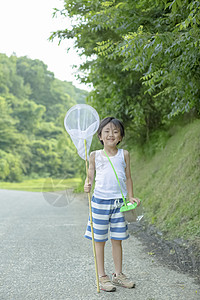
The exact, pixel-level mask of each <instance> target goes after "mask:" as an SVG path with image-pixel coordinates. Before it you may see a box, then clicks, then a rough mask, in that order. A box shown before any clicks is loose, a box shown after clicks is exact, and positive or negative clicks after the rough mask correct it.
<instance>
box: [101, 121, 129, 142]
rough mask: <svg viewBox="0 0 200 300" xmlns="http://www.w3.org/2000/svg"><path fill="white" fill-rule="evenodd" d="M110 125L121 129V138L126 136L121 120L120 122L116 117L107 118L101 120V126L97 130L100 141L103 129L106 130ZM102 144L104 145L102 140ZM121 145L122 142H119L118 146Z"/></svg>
mask: <svg viewBox="0 0 200 300" xmlns="http://www.w3.org/2000/svg"><path fill="white" fill-rule="evenodd" d="M108 123H113V125H115V126H116V127H117V128H119V130H120V134H121V137H122V138H123V137H124V136H125V132H124V125H123V124H122V122H121V121H120V120H118V119H115V118H114V117H107V118H105V119H103V120H101V122H100V125H99V128H98V130H97V135H98V138H99V140H100V137H101V132H102V130H103V128H104V127H105V126H106V125H107V124H108ZM100 142H101V143H102V145H103V141H102V140H100ZM119 143H120V142H118V143H117V145H118V144H119Z"/></svg>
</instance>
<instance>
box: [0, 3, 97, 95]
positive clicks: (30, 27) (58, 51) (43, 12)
mask: <svg viewBox="0 0 200 300" xmlns="http://www.w3.org/2000/svg"><path fill="white" fill-rule="evenodd" d="M63 3H64V0H17V1H16V0H1V2H0V53H5V54H6V55H7V56H10V55H12V54H13V53H15V54H16V55H17V57H19V56H27V57H29V58H31V59H39V60H42V61H43V62H44V63H45V64H46V65H47V66H48V70H49V71H51V72H53V73H54V74H55V77H56V78H58V79H60V80H63V81H64V80H66V81H70V82H72V83H73V84H74V85H75V86H76V87H78V88H81V89H86V90H91V88H90V87H87V86H86V85H85V84H80V83H79V81H78V80H77V79H76V78H75V73H76V72H77V70H76V69H73V68H72V65H73V64H76V65H79V64H80V63H81V58H80V57H79V56H78V54H77V53H76V50H75V49H74V47H73V41H72V40H64V41H63V42H62V43H61V44H60V45H58V40H55V41H53V42H50V41H48V38H49V36H50V35H51V33H52V32H53V31H56V30H58V29H65V28H69V27H70V20H68V19H67V18H64V17H61V16H59V17H57V18H53V17H52V14H53V8H58V9H62V8H63ZM69 47H71V50H70V51H69V52H68V53H67V48H69Z"/></svg>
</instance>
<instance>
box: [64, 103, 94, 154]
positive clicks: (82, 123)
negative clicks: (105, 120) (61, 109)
mask: <svg viewBox="0 0 200 300" xmlns="http://www.w3.org/2000/svg"><path fill="white" fill-rule="evenodd" d="M64 125H65V129H66V130H67V132H68V133H69V135H70V137H71V139H72V141H73V143H74V145H75V147H76V149H77V151H78V154H79V156H80V157H81V158H83V159H86V157H85V145H84V140H86V145H87V157H88V156H89V150H90V146H91V143H92V137H93V135H94V134H95V132H96V131H97V129H98V127H99V115H98V113H97V112H96V110H95V109H94V108H93V107H91V106H90V105H87V104H77V105H75V106H73V107H72V108H70V109H69V110H68V112H67V114H66V116H65V119H64Z"/></svg>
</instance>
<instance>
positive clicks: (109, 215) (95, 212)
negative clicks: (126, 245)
mask: <svg viewBox="0 0 200 300" xmlns="http://www.w3.org/2000/svg"><path fill="white" fill-rule="evenodd" d="M122 204H123V200H122V199H98V198H95V197H94V196H93V197H92V220H93V230H94V240H95V241H96V242H106V241H107V240H108V230H109V229H110V238H111V239H114V240H126V239H127V238H128V237H129V234H128V225H127V222H126V221H125V219H124V215H123V213H121V212H120V207H121V206H122ZM85 237H86V238H88V239H90V240H91V239H92V233H91V226H90V217H89V220H88V224H87V229H86V232H85Z"/></svg>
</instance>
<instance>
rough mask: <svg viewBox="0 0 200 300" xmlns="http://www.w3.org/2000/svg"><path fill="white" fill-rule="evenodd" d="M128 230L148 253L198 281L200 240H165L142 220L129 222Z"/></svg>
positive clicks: (199, 280)
mask: <svg viewBox="0 0 200 300" xmlns="http://www.w3.org/2000/svg"><path fill="white" fill-rule="evenodd" d="M129 232H130V234H134V236H136V237H137V238H139V239H140V240H141V241H142V243H143V244H144V245H145V247H146V251H147V252H148V254H149V255H152V256H155V257H156V258H157V259H158V260H159V261H160V262H161V263H162V264H164V265H167V266H168V267H169V268H172V269H174V270H178V271H181V272H184V273H189V274H191V275H192V276H194V277H195V279H196V281H197V282H198V283H200V241H195V242H194V243H191V242H189V241H185V240H182V239H175V240H172V241H169V240H166V239H165V238H164V236H163V234H162V232H159V231H158V230H157V229H156V228H155V227H154V226H150V225H148V224H147V223H146V222H145V221H144V220H142V221H140V222H132V223H130V224H129Z"/></svg>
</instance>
